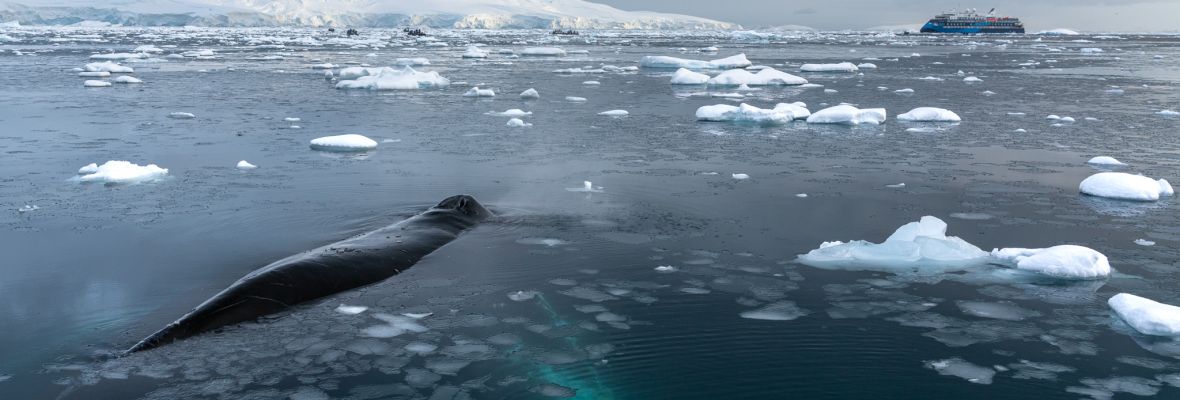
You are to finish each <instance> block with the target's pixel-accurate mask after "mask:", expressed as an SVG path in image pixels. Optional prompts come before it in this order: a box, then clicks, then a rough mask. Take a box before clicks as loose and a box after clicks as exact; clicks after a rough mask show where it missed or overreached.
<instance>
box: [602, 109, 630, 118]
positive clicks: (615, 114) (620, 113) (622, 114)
mask: <svg viewBox="0 0 1180 400" xmlns="http://www.w3.org/2000/svg"><path fill="white" fill-rule="evenodd" d="M628 114H630V113H629V112H627V110H610V111H603V112H600V113H598V115H605V116H608V117H625V116H627V115H628Z"/></svg>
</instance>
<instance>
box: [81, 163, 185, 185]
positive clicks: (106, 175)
mask: <svg viewBox="0 0 1180 400" xmlns="http://www.w3.org/2000/svg"><path fill="white" fill-rule="evenodd" d="M78 173H79V174H82V175H79V176H78V178H77V179H78V180H79V181H82V182H103V183H116V184H129V183H141V182H150V181H154V180H157V179H161V178H164V177H165V176H167V175H168V170H167V169H165V168H160V167H159V166H157V165H156V164H148V165H146V166H144V165H138V164H133V163H131V162H128V161H115V160H111V161H107V162H105V163H103V164H102V165H95V164H90V165H87V166H85V167H82V168H80V169H78Z"/></svg>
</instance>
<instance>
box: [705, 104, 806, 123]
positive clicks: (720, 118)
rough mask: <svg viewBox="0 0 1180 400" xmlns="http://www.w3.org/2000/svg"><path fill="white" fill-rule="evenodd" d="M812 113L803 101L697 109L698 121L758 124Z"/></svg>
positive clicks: (722, 105) (715, 106) (786, 119)
mask: <svg viewBox="0 0 1180 400" xmlns="http://www.w3.org/2000/svg"><path fill="white" fill-rule="evenodd" d="M810 115H811V112H810V111H808V110H807V105H806V104H804V103H802V102H796V103H790V104H788V103H779V104H776V105H775V106H774V108H771V109H766V108H758V107H754V106H751V105H749V104H745V103H742V104H741V105H738V106H732V105H729V104H716V105H711V106H702V107H700V108H698V109H697V112H696V117H697V120H698V121H712V122H738V123H756V124H785V123H788V122H791V121H794V120H796V119H804V118H807V117H808V116H810Z"/></svg>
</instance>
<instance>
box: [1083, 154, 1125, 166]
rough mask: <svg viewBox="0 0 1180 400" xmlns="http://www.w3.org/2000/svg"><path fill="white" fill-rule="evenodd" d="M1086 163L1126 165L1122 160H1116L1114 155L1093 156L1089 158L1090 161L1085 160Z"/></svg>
mask: <svg viewBox="0 0 1180 400" xmlns="http://www.w3.org/2000/svg"><path fill="white" fill-rule="evenodd" d="M1086 164H1093V165H1109V166H1122V165H1127V164H1124V163H1123V162H1122V161H1119V160H1116V159H1115V158H1114V157H1110V156H1098V157H1094V158H1091V159H1090V161H1086Z"/></svg>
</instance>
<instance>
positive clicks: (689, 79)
mask: <svg viewBox="0 0 1180 400" xmlns="http://www.w3.org/2000/svg"><path fill="white" fill-rule="evenodd" d="M706 83H709V76H708V75H705V74H702V73H699V72H693V71H692V70H689V69H688V68H681V69H678V70H676V73H674V74H672V84H673V85H704V84H706Z"/></svg>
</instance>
